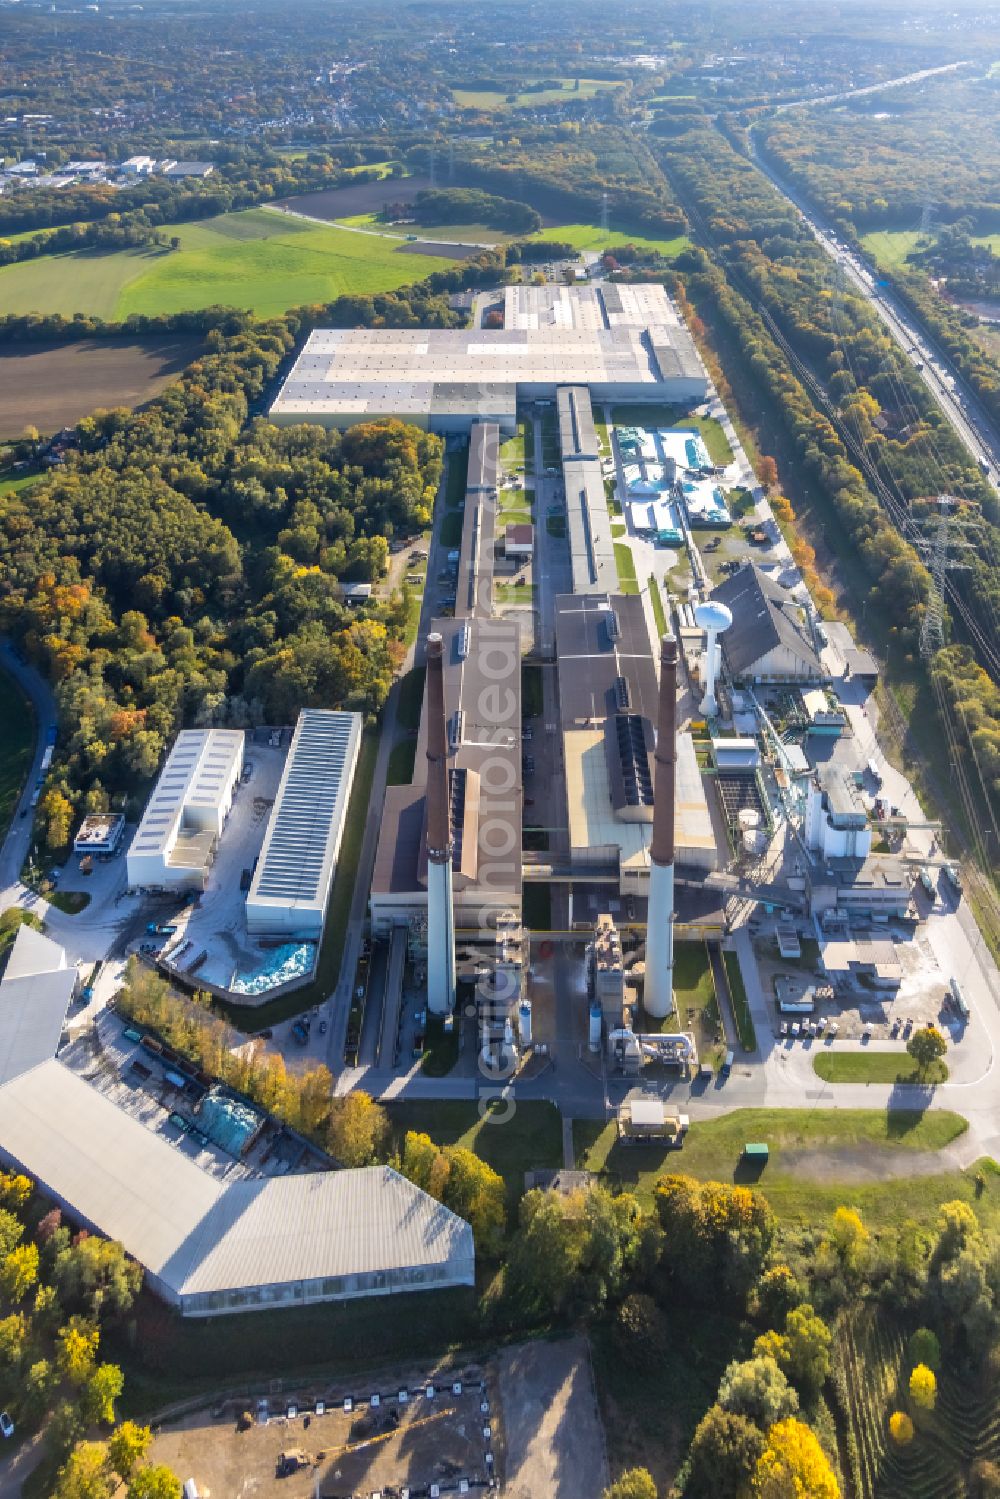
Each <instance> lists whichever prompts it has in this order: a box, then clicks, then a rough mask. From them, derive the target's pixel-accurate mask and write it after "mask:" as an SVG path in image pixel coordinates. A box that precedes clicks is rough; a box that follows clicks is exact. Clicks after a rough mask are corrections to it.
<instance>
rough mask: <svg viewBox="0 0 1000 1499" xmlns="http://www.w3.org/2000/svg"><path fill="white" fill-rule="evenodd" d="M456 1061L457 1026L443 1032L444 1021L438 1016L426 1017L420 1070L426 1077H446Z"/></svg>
mask: <svg viewBox="0 0 1000 1499" xmlns="http://www.w3.org/2000/svg"><path fill="white" fill-rule="evenodd" d="M457 1061H458V1026H457V1025H455V1026H452V1028H451V1030H450V1031H449V1032H446V1031H445V1028H444V1020H443V1018H442V1017H441V1016H439V1015H429V1016H428V1017H427V1030H426V1032H425V1034H424V1052H423V1056H422V1057H421V1058H420V1070H421V1072H423V1073H424V1074H425V1075H426V1076H427V1077H447V1075H448V1073H449V1072H450V1071H451V1069H452V1068H453V1067H454V1065H455V1063H456V1062H457Z"/></svg>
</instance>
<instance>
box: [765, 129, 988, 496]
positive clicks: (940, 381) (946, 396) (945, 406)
mask: <svg viewBox="0 0 1000 1499" xmlns="http://www.w3.org/2000/svg"><path fill="white" fill-rule="evenodd" d="M750 142H751V152H752V155H753V161H754V164H755V166H757V167H758V168H759V170H760V171H761V172H763V173H764V175H765V177H767V178H768V180H769V181H770V182H771V184H772V185H773V186H774V187H775V188H777V190H778V192H780V193H781V194H782V195H783V196H784V197H785V198H787V199H788V201H789V202H790V203H791V204H792V205H793V206H794V207H795V208H797V209H798V210H799V212H800V213H801V214H802V217H803V218H804V219H805V221H806V223H807V224H808V225H809V227H810V229H811V230H812V232H813V234H814V235H815V236H816V239H817V241H818V243H819V244H820V245H821V246H822V248H823V249H824V250H825V251H826V253H827V254H828V255H829V257H830V259H831V260H833V261H835V262H836V264H837V265H839V266H840V268H841V270H842V271H843V273H844V275H845V276H846V278H847V280H848V281H849V282H850V283H851V285H852V286H853V287H854V289H855V290H856V291H858V292H859V293H860V294H861V295H862V296H863V297H865V298H866V299H867V300H868V301H869V302H870V303H871V306H872V307H873V308H874V310H875V311H876V312H877V314H878V316H879V317H880V318H881V320H882V322H883V323H884V324H885V327H886V328H887V330H888V331H889V333H890V334H891V335H892V337H893V339H894V340H895V342H896V343H897V344H898V345H899V347H900V349H901V350H902V352H903V353H904V354H905V355H906V357H907V359H908V360H909V361H910V363H911V364H912V365H913V367H914V369H915V370H916V371H917V373H918V374H919V375H920V378H921V379H922V380H923V382H924V384H925V385H926V386H927V389H928V390H929V391H930V393H931V395H932V396H933V397H934V399H935V400H936V401H937V403H938V405H939V406H940V407H941V409H942V411H943V412H944V414H945V416H946V417H947V418H948V420H949V422H950V423H951V425H952V427H954V429H955V432H956V433H957V435H958V437H959V440H960V441H961V442H962V444H963V445H964V446H965V448H966V449H967V450H968V452H969V453H970V454H971V455H972V457H973V458H974V459H975V460H976V462H977V463H978V462H979V460H980V459H985V461H986V462H987V464H988V465H989V467H990V474H989V478H990V482H991V483H992V484H993V487H994V488H995V489H998V490H1000V435H998V434H997V432H996V431H995V429H994V428H993V426H992V425H991V423H990V420H989V417H988V416H987V414H986V412H985V411H984V410H983V408H982V406H981V405H980V404H979V402H978V400H977V399H976V397H975V395H974V394H973V392H972V391H971V390H970V389H969V388H968V386H967V385H966V384H965V382H964V381H963V380H962V378H961V376H960V375H959V374H958V372H957V371H956V370H955V369H953V367H952V366H951V365H950V363H949V362H948V361H947V360H946V359H945V358H944V357H943V355H941V354H940V353H939V352H938V350H937V348H936V347H935V346H933V345H932V343H931V340H930V339H929V337H928V335H927V333H926V332H925V330H924V328H923V327H922V325H921V324H920V323H919V322H918V321H917V320H916V318H914V316H913V315H912V313H910V312H909V311H908V310H907V309H906V308H904V307H903V306H902V304H901V303H900V302H899V301H898V300H897V299H896V298H895V297H894V296H892V294H891V293H890V292H889V291H888V290H886V289H885V288H883V287H880V286H879V285H878V284H877V281H876V278H875V276H874V275H873V274H872V272H871V271H870V270H869V269H868V267H867V266H866V265H865V263H864V262H863V261H862V260H861V258H860V257H859V256H858V255H856V254H854V253H853V252H852V251H851V250H849V249H847V248H845V247H844V246H843V245H841V244H838V243H837V241H836V239H835V238H834V235H833V232H832V230H831V228H830V226H829V224H827V223H826V221H825V220H824V218H823V216H822V215H821V214H819V213H818V212H817V210H816V209H815V207H814V206H813V205H812V204H811V203H807V202H806V200H805V199H804V197H803V196H802V194H801V193H800V192H798V190H797V189H796V188H794V187H793V186H792V185H791V184H790V183H789V182H788V181H786V179H785V178H784V177H782V176H781V174H780V173H778V172H777V171H776V170H775V169H774V167H773V166H772V165H771V164H770V163H769V162H768V161H766V160H765V159H764V157H763V156H762V155H761V154H760V152H759V151H758V149H757V143H756V140H755V138H754V136H753V133H752V132H751V135H750ZM949 382H950V383H949Z"/></svg>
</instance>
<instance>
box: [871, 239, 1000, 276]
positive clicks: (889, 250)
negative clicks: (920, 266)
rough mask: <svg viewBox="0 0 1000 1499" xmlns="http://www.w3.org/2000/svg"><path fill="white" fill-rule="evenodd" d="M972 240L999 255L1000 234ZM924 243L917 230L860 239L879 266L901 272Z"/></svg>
mask: <svg viewBox="0 0 1000 1499" xmlns="http://www.w3.org/2000/svg"><path fill="white" fill-rule="evenodd" d="M972 240H973V243H974V244H977V245H989V247H990V249H991V250H992V251H993V253H994V255H1000V234H974V235H973V236H972ZM925 241H926V235H923V234H921V233H920V231H919V230H917V229H880V230H878V231H877V232H876V233H874V234H864V235H862V237H861V243H862V244H863V245H864V246H865V249H867V250H870V251H871V253H872V254H873V255H874V256H875V259H876V260H877V261H878V263H879V265H884V266H886V267H887V268H888V269H889V270H901V269H902V268H903V267H904V266H905V264H906V257H907V255H909V253H910V251H911V250H915V249H916V247H917V246H918V245H919V244H921V242H925Z"/></svg>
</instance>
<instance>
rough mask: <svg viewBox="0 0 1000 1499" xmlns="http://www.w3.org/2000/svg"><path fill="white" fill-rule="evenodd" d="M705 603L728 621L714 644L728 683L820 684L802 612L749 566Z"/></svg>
mask: <svg viewBox="0 0 1000 1499" xmlns="http://www.w3.org/2000/svg"><path fill="white" fill-rule="evenodd" d="M710 597H711V598H712V599H713V600H715V601H716V602H717V603H720V604H725V606H726V608H727V609H729V611H730V612H731V614H732V616H733V623H732V625H731V627H730V628H729V629H727V630H726V632H725V634H724V635H723V636H722V637H721V639H720V642H719V643H720V645H721V647H722V658H723V661H724V662H725V665H726V670H727V672H728V674H729V677H730V679H731V680H732V681H733V682H775V683H777V682H821V681H823V680H824V678H825V676H826V672H825V671H824V669H823V666H822V664H821V662H820V659H819V656H818V655H817V654H816V649H815V646H814V644H813V640H812V636H811V632H810V630H809V626H808V622H807V621H806V618H805V615H804V612H803V610H802V608H801V606H800V605H799V604H797V603H796V601H795V600H794V599H793V598H792V596H791V594H790V593H789V592H788V590H787V589H785V588H782V587H781V585H780V584H779V583H775V582H772V580H771V579H770V578H769V577H768V576H767V574H766V573H764V572H762V571H761V569H760V568H759V567H757V566H756V565H755V564H754V563H753V562H747V563H745V564H744V565H743V566H742V567H741V568H740V569H739V571H738V572H735V573H733V574H732V576H731V577H729V578H726V579H725V581H724V582H722V583H720V584H719V585H718V586H717V587H716V588H714V589H713V590H712V593H711V595H710Z"/></svg>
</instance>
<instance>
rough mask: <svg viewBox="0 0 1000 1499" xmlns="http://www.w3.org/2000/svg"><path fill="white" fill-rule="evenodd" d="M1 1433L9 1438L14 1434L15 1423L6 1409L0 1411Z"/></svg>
mask: <svg viewBox="0 0 1000 1499" xmlns="http://www.w3.org/2000/svg"><path fill="white" fill-rule="evenodd" d="M0 1433H2V1434H3V1435H4V1436H5V1437H8V1438H9V1437H12V1436H13V1435H14V1423H13V1421H12V1420H11V1419H10V1417H9V1416H8V1414H7V1412H6V1411H0Z"/></svg>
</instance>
